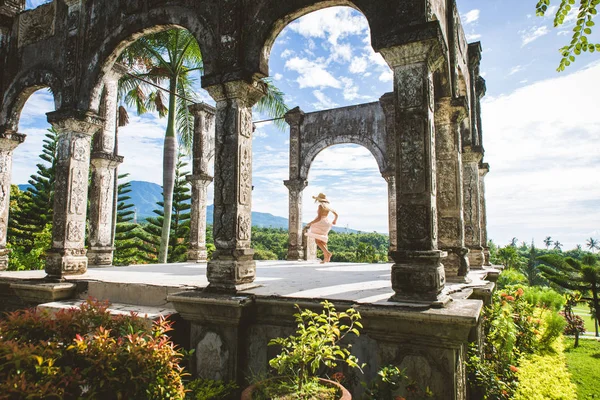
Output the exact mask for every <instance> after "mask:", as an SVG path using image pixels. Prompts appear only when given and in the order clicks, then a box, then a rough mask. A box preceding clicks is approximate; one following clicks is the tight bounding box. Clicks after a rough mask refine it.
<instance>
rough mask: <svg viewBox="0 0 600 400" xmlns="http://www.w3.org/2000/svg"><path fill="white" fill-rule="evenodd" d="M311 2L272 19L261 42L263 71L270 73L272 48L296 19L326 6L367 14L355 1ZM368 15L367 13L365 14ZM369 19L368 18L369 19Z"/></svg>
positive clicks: (261, 69)
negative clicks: (344, 7)
mask: <svg viewBox="0 0 600 400" xmlns="http://www.w3.org/2000/svg"><path fill="white" fill-rule="evenodd" d="M303 3H306V2H303ZM310 3H311V4H309V5H306V4H303V5H299V6H298V7H297V8H291V9H289V10H286V11H284V14H281V15H278V16H277V17H276V18H275V19H274V21H272V25H271V28H270V30H269V31H268V32H267V35H266V36H265V38H264V41H263V43H262V44H261V51H260V59H259V68H260V71H261V72H264V73H265V74H266V75H268V71H269V58H270V55H271V49H272V47H273V44H275V40H276V39H277V37H278V36H279V34H280V33H281V32H282V31H283V29H284V28H285V27H286V26H288V25H289V24H290V23H291V22H293V21H294V20H296V19H298V18H300V17H302V16H304V15H306V14H310V13H311V12H314V11H318V10H322V9H324V8H330V7H337V6H347V7H351V8H353V9H355V10H357V11H359V12H360V13H361V14H363V15H365V14H364V13H363V11H362V10H361V9H360V8H359V7H358V6H357V5H356V4H354V2H352V1H349V0H322V1H313V2H310ZM365 17H366V15H365ZM367 21H368V19H367Z"/></svg>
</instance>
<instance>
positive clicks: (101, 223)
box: [87, 151, 123, 268]
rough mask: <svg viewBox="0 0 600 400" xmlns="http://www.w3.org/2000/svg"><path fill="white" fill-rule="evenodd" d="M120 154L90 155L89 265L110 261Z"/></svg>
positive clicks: (99, 152) (103, 264)
mask: <svg viewBox="0 0 600 400" xmlns="http://www.w3.org/2000/svg"><path fill="white" fill-rule="evenodd" d="M122 162H123V157H120V156H115V155H114V154H112V153H107V152H103V151H98V152H94V153H93V154H92V161H91V166H92V184H91V186H90V218H89V222H90V248H89V250H88V252H87V258H88V264H89V267H90V268H91V267H94V266H96V267H99V266H109V265H112V262H113V254H114V251H115V248H114V237H113V229H112V228H113V213H114V195H115V179H117V176H116V171H117V167H118V166H119V165H120V164H121V163H122Z"/></svg>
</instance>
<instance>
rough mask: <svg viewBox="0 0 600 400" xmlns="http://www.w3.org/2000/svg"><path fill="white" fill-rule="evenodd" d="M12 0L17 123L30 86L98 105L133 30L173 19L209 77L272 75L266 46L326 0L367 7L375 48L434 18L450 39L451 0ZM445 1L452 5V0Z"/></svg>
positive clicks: (84, 105)
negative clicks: (21, 6)
mask: <svg viewBox="0 0 600 400" xmlns="http://www.w3.org/2000/svg"><path fill="white" fill-rule="evenodd" d="M13 3H15V1H11V0H1V1H0V13H1V14H2V21H3V22H2V23H1V24H0V25H2V32H3V33H2V36H3V37H6V38H7V40H6V41H7V46H3V47H5V49H6V58H5V59H6V60H7V61H6V62H5V63H3V65H2V68H1V70H2V87H0V91H1V93H2V96H1V97H2V100H1V102H2V111H1V113H0V123H1V124H3V125H5V124H7V122H8V125H9V126H10V127H11V129H15V127H16V124H17V120H18V113H19V110H20V107H22V103H24V101H19V98H20V97H21V96H22V95H23V93H24V92H25V91H27V90H28V88H32V87H37V88H39V87H42V86H50V87H52V89H53V92H54V93H55V95H56V96H57V108H60V107H68V108H77V109H80V110H91V111H97V107H98V104H99V101H100V94H101V89H102V80H103V76H104V74H106V73H107V72H108V71H110V70H111V68H112V64H113V63H114V61H115V60H116V57H117V56H118V54H119V52H120V51H122V50H123V49H124V48H125V47H126V46H127V45H129V44H130V43H131V42H132V41H133V40H135V39H136V38H138V37H140V36H142V35H144V34H147V33H149V32H152V31H156V30H159V29H164V28H167V27H171V26H180V27H183V28H186V29H188V30H189V31H191V32H192V33H193V34H194V35H195V37H196V38H197V40H198V43H199V44H200V47H201V50H202V53H203V58H204V67H205V76H204V77H203V85H204V86H211V85H214V84H217V83H223V82H226V81H232V80H238V79H243V80H249V79H250V78H251V77H252V76H256V75H258V76H265V75H268V59H269V54H270V49H271V46H272V44H273V42H274V40H275V38H276V37H277V35H278V34H279V33H280V32H281V30H282V29H283V28H284V27H285V26H286V25H287V24H288V23H289V22H290V21H292V20H293V19H296V18H298V17H300V16H302V15H304V14H307V13H309V12H311V11H315V10H317V9H320V8H324V7H330V6H336V5H345V6H350V7H354V8H356V9H357V10H359V11H361V12H362V13H363V14H364V15H365V16H366V18H367V20H368V21H369V26H370V28H371V35H372V44H373V47H374V48H375V50H380V49H381V48H385V47H389V46H397V45H401V44H404V43H408V42H412V41H415V40H420V39H422V38H424V37H425V36H427V35H428V33H427V29H423V28H424V27H425V26H426V24H427V23H428V22H430V21H437V22H438V23H439V24H440V26H441V31H442V35H443V37H444V40H447V38H449V37H450V35H449V31H450V27H449V26H448V17H447V15H446V14H447V9H446V3H447V2H446V1H445V0H419V1H409V0H399V1H385V2H383V1H373V0H353V1H349V0H324V1H316V0H288V1H285V2H282V1H278V0H255V1H252V2H239V1H234V0H202V1H194V0H172V1H168V2H167V1H160V0H88V1H85V2H83V1H82V0H55V1H54V2H52V3H49V4H45V5H43V6H40V7H38V8H36V9H34V10H28V11H25V12H22V13H20V14H19V15H17V16H16V17H15V16H14V14H15V12H14V10H15V9H18V8H15V6H14V5H13ZM449 4H451V5H452V7H454V6H453V4H454V1H451V2H450V3H449ZM2 7H4V8H2ZM461 46H462V43H461ZM445 47H446V48H448V47H450V46H445ZM463 50H464V51H463V52H464V53H465V54H466V49H463ZM30 92H31V91H30ZM29 94H31V93H29ZM26 97H27V96H26ZM26 97H25V99H26ZM13 108H15V109H13ZM7 119H8V121H7Z"/></svg>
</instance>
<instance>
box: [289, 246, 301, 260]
mask: <svg viewBox="0 0 600 400" xmlns="http://www.w3.org/2000/svg"><path fill="white" fill-rule="evenodd" d="M287 260H288V261H304V249H303V248H302V247H298V248H295V249H294V248H290V249H288V254H287Z"/></svg>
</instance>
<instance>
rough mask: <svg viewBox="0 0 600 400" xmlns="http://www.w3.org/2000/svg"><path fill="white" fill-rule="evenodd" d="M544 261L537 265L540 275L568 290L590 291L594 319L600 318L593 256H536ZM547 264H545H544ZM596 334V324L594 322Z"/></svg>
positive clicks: (598, 273)
mask: <svg viewBox="0 0 600 400" xmlns="http://www.w3.org/2000/svg"><path fill="white" fill-rule="evenodd" d="M538 259H539V260H541V261H542V262H544V263H545V264H542V265H540V266H539V269H540V271H542V275H544V277H545V278H546V279H548V280H549V281H550V282H553V283H555V284H557V285H558V286H560V287H563V288H565V289H569V290H577V291H580V292H582V293H589V292H591V293H592V298H591V299H588V300H590V301H591V308H592V310H593V314H594V318H595V320H596V321H598V320H599V318H600V301H599V298H598V292H600V266H599V265H598V261H597V259H596V257H595V256H592V255H591V254H589V257H587V256H586V257H583V259H582V260H581V261H579V260H576V259H574V258H570V257H567V258H563V257H562V256H560V255H558V254H548V255H545V256H540V257H538ZM546 264H547V265H546ZM596 336H598V326H597V324H596Z"/></svg>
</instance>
